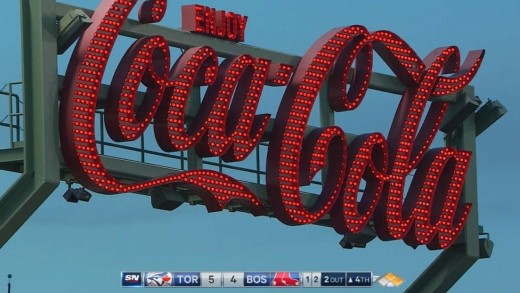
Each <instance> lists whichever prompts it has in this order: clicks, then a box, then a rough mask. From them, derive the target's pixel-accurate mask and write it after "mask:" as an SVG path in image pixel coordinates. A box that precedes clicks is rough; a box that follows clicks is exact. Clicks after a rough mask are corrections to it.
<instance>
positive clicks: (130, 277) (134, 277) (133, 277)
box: [125, 275, 141, 282]
mask: <svg viewBox="0 0 520 293" xmlns="http://www.w3.org/2000/svg"><path fill="white" fill-rule="evenodd" d="M140 278H141V276H140V275H126V276H125V281H127V282H139V279H140Z"/></svg>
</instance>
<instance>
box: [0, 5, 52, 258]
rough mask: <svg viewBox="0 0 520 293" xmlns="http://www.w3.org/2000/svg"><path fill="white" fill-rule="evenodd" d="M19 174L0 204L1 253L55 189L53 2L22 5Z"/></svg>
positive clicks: (0, 199)
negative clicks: (21, 167) (22, 127)
mask: <svg viewBox="0 0 520 293" xmlns="http://www.w3.org/2000/svg"><path fill="white" fill-rule="evenodd" d="M20 3H21V23H22V49H23V81H24V84H23V96H24V113H25V116H24V119H25V121H24V125H25V131H24V135H25V138H24V141H25V148H24V149H25V153H24V172H23V174H22V176H20V177H19V178H18V180H17V181H16V182H15V183H14V184H13V185H12V186H11V187H10V188H9V189H8V190H7V191H6V193H5V194H4V196H3V197H2V198H0V248H1V247H2V246H3V245H4V244H5V243H6V242H7V241H8V240H9V238H11V236H12V235H13V234H14V233H15V232H16V231H17V230H18V229H19V228H20V227H21V226H22V225H23V224H24V223H25V221H27V219H28V218H29V217H30V216H31V215H32V214H33V213H34V211H35V210H36V209H38V207H39V206H40V205H41V204H42V203H43V202H44V201H45V199H47V197H48V196H49V195H50V194H51V193H52V192H53V191H54V190H55V189H56V187H57V186H58V183H59V179H60V178H59V170H60V168H59V160H58V137H57V133H58V132H57V131H56V129H57V125H58V121H57V119H58V112H57V110H58V108H57V105H58V103H57V99H58V91H57V86H56V84H57V68H56V55H57V52H56V39H57V29H56V13H55V11H54V10H53V9H54V7H55V1H54V0H21V2H20Z"/></svg>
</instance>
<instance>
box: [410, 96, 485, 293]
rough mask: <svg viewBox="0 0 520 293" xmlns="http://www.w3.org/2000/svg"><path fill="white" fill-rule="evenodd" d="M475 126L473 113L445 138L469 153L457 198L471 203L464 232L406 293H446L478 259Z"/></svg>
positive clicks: (447, 143) (447, 142)
mask: <svg viewBox="0 0 520 293" xmlns="http://www.w3.org/2000/svg"><path fill="white" fill-rule="evenodd" d="M465 94H468V92H465ZM471 94H473V93H471ZM475 124H476V123H475V113H472V114H471V115H469V116H468V117H467V118H466V119H465V120H464V121H463V122H462V124H461V125H460V126H459V127H458V128H457V129H456V130H454V131H453V132H451V133H448V134H447V135H446V138H445V142H446V145H447V146H453V147H455V148H457V149H464V150H466V151H470V152H471V153H472V157H471V161H470V164H469V166H468V171H467V173H466V179H465V181H464V187H463V190H462V196H461V199H460V202H461V203H471V204H472V208H471V212H470V214H469V217H468V219H467V221H466V226H465V228H464V231H463V232H462V234H461V236H460V237H459V240H458V241H457V243H455V244H454V245H453V246H451V247H450V248H448V249H446V250H444V251H443V252H442V253H441V254H440V255H439V256H438V257H437V258H436V259H435V260H434V261H433V263H431V264H430V265H429V266H428V268H426V270H424V272H423V273H422V274H421V275H420V276H419V277H418V278H417V279H416V280H415V281H414V282H413V283H412V284H411V285H410V287H409V288H408V289H407V290H406V291H407V292H447V291H448V290H449V289H450V288H451V287H453V285H455V283H456V282H457V281H458V280H459V279H460V278H461V277H462V276H463V275H464V274H465V273H466V272H467V271H468V270H469V269H470V268H471V266H473V264H475V262H476V261H477V260H478V259H479V258H480V242H479V224H478V201H477V164H476V160H477V158H476V154H477V153H476V151H477V147H476V126H475Z"/></svg>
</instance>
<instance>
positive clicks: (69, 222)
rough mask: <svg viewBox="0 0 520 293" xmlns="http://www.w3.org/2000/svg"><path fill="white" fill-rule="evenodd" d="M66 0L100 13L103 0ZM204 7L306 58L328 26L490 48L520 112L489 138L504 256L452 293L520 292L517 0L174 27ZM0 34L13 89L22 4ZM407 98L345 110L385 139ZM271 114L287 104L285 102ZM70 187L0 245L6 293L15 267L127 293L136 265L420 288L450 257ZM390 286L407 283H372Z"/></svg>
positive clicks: (500, 83) (483, 72)
mask: <svg viewBox="0 0 520 293" xmlns="http://www.w3.org/2000/svg"><path fill="white" fill-rule="evenodd" d="M64 2H66V3H70V4H77V5H78V4H80V5H81V6H83V7H87V8H90V9H94V8H95V7H96V6H97V4H98V3H99V0H89V1H72V0H66V1H64ZM193 3H198V4H202V5H207V6H211V7H215V8H218V9H223V10H228V11H234V12H237V13H240V14H243V15H248V16H249V20H248V24H247V29H246V42H245V43H247V44H250V45H254V46H260V47H264V48H269V49H273V50H277V51H281V52H287V53H292V54H298V55H302V54H303V53H304V52H305V51H306V50H307V48H308V47H309V46H310V45H311V44H312V43H313V42H314V41H315V40H316V39H318V38H319V37H320V36H321V35H322V34H323V33H325V32H327V31H328V30H329V29H331V28H333V27H338V26H348V25H353V24H359V25H364V26H366V27H367V28H368V29H369V30H381V29H386V30H390V31H393V32H395V33H397V34H398V35H400V36H401V37H402V38H403V39H404V40H406V41H407V42H408V43H409V44H410V45H411V46H412V47H413V48H414V49H415V50H416V52H418V54H419V56H422V57H424V56H425V55H426V54H428V53H429V52H430V50H432V49H434V48H437V47H441V46H446V45H456V46H458V47H459V48H460V50H461V53H462V56H465V54H466V52H467V51H468V50H472V49H486V56H485V59H484V62H483V65H482V67H481V69H480V71H479V73H478V74H477V77H476V78H475V79H474V80H473V82H472V85H474V86H475V88H476V93H477V95H478V96H479V97H480V98H481V99H482V100H483V101H486V100H487V99H499V100H500V101H501V102H502V103H503V104H504V105H505V106H506V107H507V108H508V110H509V113H508V114H507V115H506V116H505V117H503V118H502V119H501V120H500V121H499V122H497V123H496V124H495V125H493V126H492V127H491V128H490V129H488V130H487V131H486V132H485V133H483V134H482V135H481V136H479V138H478V141H477V148H478V150H477V154H476V157H477V162H478V190H479V201H480V202H479V216H480V223H481V225H484V227H485V230H486V232H489V233H491V238H492V239H493V241H494V242H495V250H494V253H493V256H492V258H491V259H487V260H480V261H478V262H477V264H476V265H475V266H474V267H473V268H472V269H471V270H470V271H469V272H468V273H467V274H466V275H465V276H464V277H463V278H462V279H461V280H460V281H459V283H458V284H457V285H455V287H454V288H453V289H452V291H453V292H473V291H477V290H482V291H487V292H504V291H512V290H514V289H513V288H514V286H515V284H516V282H515V281H514V280H515V279H516V278H517V276H516V274H517V273H518V266H517V263H518V261H519V260H520V253H519V252H518V249H517V247H516V245H517V243H520V236H519V234H518V233H516V231H515V229H516V228H517V227H518V224H519V216H518V215H519V211H520V209H519V205H520V198H519V196H518V194H517V193H518V192H517V190H518V188H517V186H516V185H515V184H516V183H517V182H518V181H519V179H520V168H519V167H518V166H519V164H520V156H519V153H518V151H517V147H518V145H519V144H520V138H519V137H518V133H519V131H518V128H519V127H520V116H519V114H518V113H519V111H520V102H519V100H518V97H517V92H516V86H518V84H519V82H520V78H519V77H518V76H519V75H518V70H519V69H520V62H519V60H518V57H517V55H516V54H517V53H516V51H517V48H519V47H520V38H519V37H518V35H519V34H518V31H517V28H519V27H520V19H519V18H518V15H519V14H520V4H519V3H518V2H517V1H494V2H493V3H491V2H490V1H428V2H419V1H399V2H398V1H391V2H390V3H388V2H386V1H385V2H384V3H383V1H378V2H376V1H343V0H334V1H308V0H301V1H296V0H287V1H275V0H264V1H230V0H228V1H216V0H214V1H209V0H205V1H204V0H200V1H198V2H188V1H184V0H183V1H170V3H169V8H168V13H167V15H166V18H165V20H164V21H163V22H162V24H163V25H165V26H170V27H175V28H177V27H179V26H180V7H181V5H185V4H193ZM0 33H1V35H2V40H3V42H2V44H1V45H0V88H1V87H3V85H4V84H5V83H7V82H11V81H18V80H20V79H21V53H20V29H19V4H18V1H6V3H3V8H2V11H1V12H0ZM119 45H120V46H119V47H118V48H117V49H116V50H118V51H117V52H118V53H119V54H122V52H123V51H124V50H126V48H127V45H126V44H125V42H121V44H119ZM116 59H117V58H116ZM66 63H67V59H66V58H63V57H61V58H60V59H59V64H60V72H63V71H64V69H65V66H66ZM376 70H377V71H379V72H388V69H386V68H385V67H384V66H382V64H376ZM263 99H264V100H267V99H270V100H269V101H275V102H272V103H271V105H277V104H278V101H279V95H277V92H276V91H273V92H272V93H269V96H268V95H267V94H264V97H263ZM397 101H398V96H395V95H389V94H381V93H376V92H370V93H369V95H368V96H367V100H366V101H365V102H364V104H363V106H362V107H361V108H360V109H359V110H357V111H354V112H352V113H347V114H338V115H337V117H338V121H339V123H338V125H339V126H341V127H342V128H343V129H344V130H345V131H347V132H352V133H361V132H367V131H381V132H382V133H386V131H387V129H388V127H389V123H390V121H391V120H390V119H391V117H392V116H393V109H395V108H392V111H390V112H389V111H387V109H388V107H387V105H389V104H392V105H396V104H397ZM0 103H1V104H0V119H1V118H3V117H4V115H5V114H6V113H7V110H6V108H5V102H4V101H1V102H0ZM266 104H267V105H266V107H267V108H268V107H269V103H266ZM267 108H266V110H269V111H270V112H271V113H273V114H274V113H275V112H276V108H274V107H273V106H271V108H269V109H267ZM317 123H318V122H317V121H316V120H315V121H314V123H313V124H314V125H316V124H317ZM0 135H1V137H2V140H1V142H2V144H1V147H5V146H7V141H8V134H7V132H5V131H4V130H0ZM16 176H18V175H17V174H10V173H6V172H2V173H0V182H1V183H0V190H1V191H3V190H5V189H7V188H8V186H9V185H10V184H11V183H12V182H13V181H14V179H15V178H16ZM65 189H66V186H65V184H62V185H60V188H59V189H58V190H56V192H54V193H53V194H52V195H51V196H50V197H49V199H48V200H47V201H46V202H45V203H44V204H43V205H42V206H41V208H40V209H38V210H37V211H36V213H35V214H34V215H33V216H32V217H31V218H30V219H29V220H28V221H27V223H26V224H25V225H24V226H23V227H22V228H21V229H20V230H19V231H18V232H17V233H16V234H15V235H14V237H13V238H12V239H11V240H10V241H9V242H8V243H7V244H6V245H5V246H4V247H2V248H1V249H0V288H2V289H0V292H1V290H3V288H5V287H3V286H4V284H6V283H7V278H6V276H7V274H8V273H11V274H13V275H14V277H13V280H12V281H13V292H128V290H130V291H137V289H121V288H120V280H119V274H120V272H121V271H131V270H135V271H150V270H156V271H157V270H158V271H161V270H168V271H277V270H292V271H350V270H369V271H373V272H374V273H375V274H385V273H387V272H394V273H396V274H398V275H399V276H401V277H403V278H404V279H405V280H406V283H405V285H404V286H407V285H409V284H410V283H411V282H412V281H413V280H414V279H415V278H416V277H417V276H418V275H419V274H420V273H421V272H422V270H423V269H424V268H425V267H426V266H427V265H428V264H429V263H430V262H431V261H432V260H433V259H434V258H435V257H436V256H437V255H438V252H431V251H428V250H427V249H426V248H424V247H420V248H418V249H416V250H413V249H412V248H410V247H408V246H406V245H405V244H404V243H403V242H402V241H392V242H382V241H380V240H377V239H376V240H374V241H373V242H370V243H369V245H368V246H367V248H366V249H355V250H344V249H342V248H341V247H340V246H339V245H338V241H339V240H340V239H341V237H340V235H338V234H336V233H335V232H334V231H333V230H332V229H328V228H324V227H318V226H305V227H288V226H285V225H283V224H281V223H280V222H279V221H277V220H276V219H274V218H266V217H258V218H254V217H252V216H251V215H249V214H242V213H230V212H227V211H224V212H219V213H211V214H208V213H207V212H206V210H205V208H204V207H203V206H189V205H183V206H181V207H180V208H179V209H177V210H175V211H173V212H165V211H160V210H155V209H153V208H152V207H151V205H150V200H149V198H148V197H145V196H141V195H132V194H124V195H116V196H104V195H96V196H94V197H93V198H92V199H91V201H90V202H89V203H80V204H69V203H67V202H65V201H64V200H63V198H62V194H63V192H64V191H65ZM143 290H144V289H143ZM171 290H177V291H179V292H181V291H182V290H180V289H171ZM219 290H220V291H222V292H224V291H227V290H226V289H219ZM219 290H213V291H215V292H218V291H219ZM262 290H263V291H265V290H264V289H257V290H254V289H253V290H249V291H251V292H256V291H258V292H262ZM309 290H312V291H316V292H325V291H327V290H321V291H320V290H318V289H309ZM388 290H391V291H394V292H398V291H401V290H402V288H399V289H383V288H374V289H372V291H373V292H384V291H388ZM195 291H198V290H195ZM202 291H204V290H202ZM329 291H330V292H339V291H338V289H330V290H329Z"/></svg>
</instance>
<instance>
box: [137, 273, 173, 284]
mask: <svg viewBox="0 0 520 293" xmlns="http://www.w3.org/2000/svg"><path fill="white" fill-rule="evenodd" d="M144 286H145V287H172V286H173V276H172V274H171V273H170V272H147V273H145V279H144Z"/></svg>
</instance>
